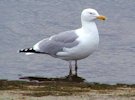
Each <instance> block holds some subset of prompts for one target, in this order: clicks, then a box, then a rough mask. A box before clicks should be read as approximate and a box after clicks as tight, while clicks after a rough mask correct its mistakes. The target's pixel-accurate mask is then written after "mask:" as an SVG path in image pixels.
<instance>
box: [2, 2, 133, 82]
mask: <svg viewBox="0 0 135 100" xmlns="http://www.w3.org/2000/svg"><path fill="white" fill-rule="evenodd" d="M134 5H135V1H134V0H94V1H93V0H65V1H63V0H0V45H1V46H0V79H18V78H19V77H20V76H45V77H59V76H65V75H67V74H68V63H67V62H65V61H62V60H59V59H55V58H52V57H50V56H47V55H32V56H25V55H24V54H18V53H17V50H18V49H21V48H25V47H31V46H32V45H34V44H35V43H36V42H38V41H39V40H41V39H43V38H46V37H48V36H51V35H53V34H57V33H59V32H62V31H67V30H72V29H75V28H78V27H80V26H81V25H80V13H81V11H82V10H83V9H85V8H95V9H97V10H98V12H99V13H100V14H102V15H105V16H107V17H108V20H107V21H105V22H101V21H97V22H96V23H97V26H98V28H99V33H100V46H99V49H98V50H97V51H96V52H95V53H94V54H92V55H91V56H90V57H88V58H87V59H84V60H81V61H80V62H79V75H80V76H82V77H84V78H86V80H87V81H89V82H101V83H135V80H134V77H135V53H134V52H135V32H134V30H135V13H134V10H135V6H134Z"/></svg>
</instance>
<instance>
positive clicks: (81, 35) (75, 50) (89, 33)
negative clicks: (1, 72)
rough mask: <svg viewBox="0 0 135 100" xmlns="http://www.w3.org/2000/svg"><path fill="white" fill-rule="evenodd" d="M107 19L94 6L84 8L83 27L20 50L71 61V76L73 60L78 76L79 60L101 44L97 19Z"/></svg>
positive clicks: (70, 73) (27, 53)
mask: <svg viewBox="0 0 135 100" xmlns="http://www.w3.org/2000/svg"><path fill="white" fill-rule="evenodd" d="M97 19H99V20H106V17H105V16H103V15H99V13H98V12H97V11H96V10H95V9H92V8H87V9H84V10H83V11H82V13H81V27H80V28H78V29H75V30H70V31H65V32H61V33H58V34H56V35H53V36H51V37H49V38H45V39H43V40H41V41H39V42H38V43H36V44H35V45H34V46H33V47H32V48H25V49H21V50H19V52H20V53H26V55H29V54H47V55H50V56H52V57H55V58H59V59H62V60H65V61H68V62H69V76H71V75H73V74H72V63H71V62H72V61H75V75H76V76H77V70H78V65H77V61H78V60H81V59H84V58H86V57H88V56H89V55H91V54H92V53H93V52H94V51H95V50H96V49H97V48H98V44H99V33H98V29H97V26H96V23H95V20H97Z"/></svg>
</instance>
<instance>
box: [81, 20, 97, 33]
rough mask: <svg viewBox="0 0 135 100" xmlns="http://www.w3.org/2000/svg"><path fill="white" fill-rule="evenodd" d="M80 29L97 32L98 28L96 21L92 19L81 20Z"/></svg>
mask: <svg viewBox="0 0 135 100" xmlns="http://www.w3.org/2000/svg"><path fill="white" fill-rule="evenodd" d="M82 29H83V30H85V31H87V32H94V33H98V29H97V26H96V23H95V22H94V21H91V22H86V21H83V20H82Z"/></svg>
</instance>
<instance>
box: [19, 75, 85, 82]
mask: <svg viewBox="0 0 135 100" xmlns="http://www.w3.org/2000/svg"><path fill="white" fill-rule="evenodd" d="M20 79H22V80H28V81H30V82H31V81H37V82H46V81H47V82H48V81H49V82H51V81H55V82H84V81H85V79H84V78H82V77H80V76H77V75H72V76H69V75H68V76H65V77H59V78H47V77H36V76H25V77H20Z"/></svg>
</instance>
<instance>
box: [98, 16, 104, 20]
mask: <svg viewBox="0 0 135 100" xmlns="http://www.w3.org/2000/svg"><path fill="white" fill-rule="evenodd" d="M97 19H99V20H106V17H105V16H102V15H100V16H97Z"/></svg>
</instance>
